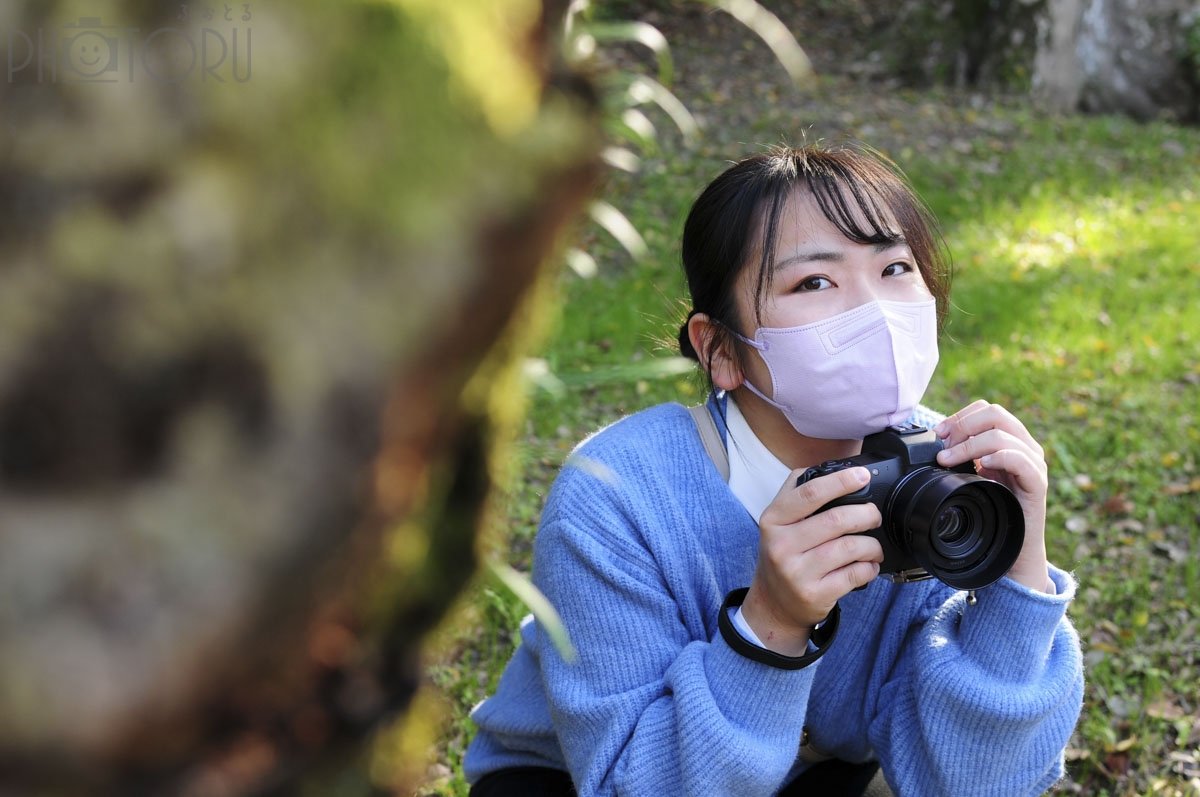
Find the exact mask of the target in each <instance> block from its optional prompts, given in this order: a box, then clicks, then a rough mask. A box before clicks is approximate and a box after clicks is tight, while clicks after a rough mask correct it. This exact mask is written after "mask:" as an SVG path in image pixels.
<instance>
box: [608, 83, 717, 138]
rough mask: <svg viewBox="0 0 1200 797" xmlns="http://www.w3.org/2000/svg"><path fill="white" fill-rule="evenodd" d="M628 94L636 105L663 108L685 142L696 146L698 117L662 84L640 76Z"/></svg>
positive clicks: (630, 87)
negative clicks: (654, 105)
mask: <svg viewBox="0 0 1200 797" xmlns="http://www.w3.org/2000/svg"><path fill="white" fill-rule="evenodd" d="M626 93H627V95H628V97H629V99H630V100H632V101H633V102H634V103H637V104H641V103H646V102H653V103H655V104H657V105H658V107H660V108H662V109H663V111H665V112H666V114H667V116H669V117H671V121H672V122H674V123H675V126H676V127H678V128H679V132H680V133H683V138H684V141H685V142H686V143H687V144H688V145H691V144H694V143H695V142H696V140H697V139H698V138H699V137H700V125H699V124H697V123H696V117H694V116H692V112H691V111H689V110H688V109H687V106H686V105H684V104H683V103H682V102H681V101H680V99H679V98H678V97H676V96H675V95H674V94H672V93H671V91H670V90H669V89H667V87H666V86H664V85H662V84H661V83H658V82H656V81H654V80H651V79H650V78H648V77H642V76H638V77H635V78H634V79H633V80H632V81H631V82H630V84H629V88H628V89H627V91H626Z"/></svg>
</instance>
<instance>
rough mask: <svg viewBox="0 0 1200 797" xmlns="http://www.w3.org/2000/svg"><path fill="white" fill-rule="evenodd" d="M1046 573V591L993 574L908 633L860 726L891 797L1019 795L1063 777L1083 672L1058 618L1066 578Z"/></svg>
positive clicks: (1066, 597) (1075, 644)
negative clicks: (869, 718) (1051, 587)
mask: <svg viewBox="0 0 1200 797" xmlns="http://www.w3.org/2000/svg"><path fill="white" fill-rule="evenodd" d="M1050 575H1051V578H1052V580H1053V581H1054V584H1055V586H1056V588H1057V590H1058V594H1057V595H1046V594H1042V593H1039V592H1035V591H1033V590H1030V589H1028V588H1026V587H1024V586H1022V585H1020V584H1018V583H1016V582H1015V581H1012V580H1011V579H1008V578H1004V579H1001V580H1000V581H999V582H997V583H996V584H994V585H992V586H990V587H987V588H986V589H983V590H980V591H979V593H978V600H977V603H976V604H975V605H969V604H968V603H967V601H966V596H965V594H964V593H955V594H953V595H951V596H949V597H948V598H946V600H945V601H944V602H943V603H941V604H940V605H939V606H937V607H936V608H935V610H934V611H933V613H932V615H931V616H930V617H929V618H928V619H927V620H926V621H925V622H924V623H923V624H921V625H920V626H918V627H916V628H914V631H913V634H912V636H911V637H910V639H909V641H908V643H907V645H906V646H905V648H904V650H903V653H902V655H901V657H900V659H899V660H898V661H897V663H896V667H895V670H894V671H893V672H892V673H891V675H890V676H889V678H888V679H887V682H886V684H884V686H883V687H882V689H881V690H880V694H879V696H878V698H877V702H876V707H877V712H878V713H877V714H876V716H875V718H874V720H873V722H872V724H871V728H870V735H871V742H872V745H873V746H874V748H875V750H876V751H877V752H878V755H879V758H880V760H881V761H883V762H884V765H885V771H886V774H887V776H888V780H889V782H890V783H891V785H892V788H893V789H894V790H895V791H896V792H897V794H899V795H929V796H930V797H933V796H934V795H953V797H972V796H973V795H996V797H1022V796H1023V795H1039V794H1042V793H1043V792H1044V791H1045V790H1046V789H1047V788H1049V787H1050V785H1051V784H1053V783H1054V782H1055V781H1056V780H1058V779H1059V778H1060V777H1061V776H1062V773H1063V750H1064V748H1065V747H1066V745H1067V741H1068V739H1069V738H1070V735H1071V731H1072V730H1073V728H1074V726H1075V723H1076V721H1077V720H1078V718H1079V713H1080V709H1081V706H1082V699H1083V674H1082V673H1083V668H1082V659H1081V655H1080V649H1079V639H1078V637H1077V635H1076V633H1075V631H1074V629H1073V628H1072V626H1071V624H1070V623H1069V622H1068V621H1067V619H1066V617H1065V613H1066V607H1067V604H1068V603H1069V602H1070V601H1071V599H1072V598H1073V597H1074V594H1075V582H1074V580H1073V579H1072V578H1071V576H1069V575H1068V574H1067V573H1064V572H1063V571H1061V570H1058V569H1057V568H1054V567H1051V569H1050ZM936 594H937V593H935V595H936Z"/></svg>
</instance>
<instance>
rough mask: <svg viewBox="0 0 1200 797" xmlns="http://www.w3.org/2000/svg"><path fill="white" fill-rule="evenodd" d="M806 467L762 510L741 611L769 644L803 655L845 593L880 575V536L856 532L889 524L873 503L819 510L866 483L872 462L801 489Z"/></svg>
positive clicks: (821, 478)
mask: <svg viewBox="0 0 1200 797" xmlns="http://www.w3.org/2000/svg"><path fill="white" fill-rule="evenodd" d="M803 472H804V471H803V470H796V471H793V472H792V473H791V475H790V476H788V480H787V482H785V483H784V485H783V488H782V489H781V490H780V491H779V494H778V495H776V496H775V499H774V500H773V501H771V503H770V505H769V506H768V507H767V508H766V509H765V510H763V513H762V517H761V518H760V519H759V523H758V527H759V535H760V537H759V551H758V568H757V569H756V570H755V573H754V579H753V581H751V583H750V590H749V592H748V593H747V594H746V599H745V601H743V603H742V617H744V618H745V620H746V622H747V623H749V625H750V627H751V628H752V629H754V633H755V634H757V635H758V638H759V639H760V640H761V641H762V643H763V644H764V645H765V646H766V647H767V648H769V649H770V650H773V651H775V652H776V653H781V654H783V655H785V656H800V655H803V654H804V651H805V649H806V648H807V647H808V636H809V634H810V633H811V632H812V629H813V626H815V625H816V624H817V623H819V622H821V621H822V620H824V619H825V617H826V615H828V614H829V612H830V611H832V610H833V607H834V604H836V603H837V601H838V599H839V598H841V597H842V596H843V595H845V594H847V593H848V592H850V591H851V590H853V589H856V588H857V587H861V586H862V585H863V584H866V583H868V582H869V581H870V580H871V579H873V578H875V576H877V575H878V574H879V563H880V562H882V561H883V548H882V547H880V545H879V541H878V540H876V539H875V538H874V537H869V536H866V535H864V534H860V533H857V532H864V531H870V530H871V529H875V528H878V527H879V525H880V523H881V522H882V520H881V518H880V517H879V510H878V509H876V508H875V505H874V504H853V505H849V506H837V507H833V508H831V509H827V510H825V511H824V512H819V513H817V510H818V509H820V508H821V507H822V506H824V505H825V504H827V503H829V502H830V501H832V500H833V499H835V498H838V497H840V496H843V495H846V494H848V493H852V492H854V491H855V490H857V489H859V488H860V487H862V486H863V485H864V484H866V483H867V481H868V480H869V478H870V476H869V474H868V473H867V470H866V468H849V469H847V470H842V471H838V472H836V473H831V474H829V475H827V476H821V477H819V478H816V479H813V480H811V481H809V482H805V483H804V484H802V485H800V486H799V487H796V486H795V484H796V479H797V478H798V477H799V476H800V474H801V473H803ZM814 513H816V514H814Z"/></svg>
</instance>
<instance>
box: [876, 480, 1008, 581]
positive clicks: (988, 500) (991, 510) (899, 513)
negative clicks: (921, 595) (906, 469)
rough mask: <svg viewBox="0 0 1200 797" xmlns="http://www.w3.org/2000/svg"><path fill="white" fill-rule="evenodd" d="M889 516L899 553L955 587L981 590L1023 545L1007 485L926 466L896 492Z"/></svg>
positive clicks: (1001, 570) (1000, 572)
mask: <svg viewBox="0 0 1200 797" xmlns="http://www.w3.org/2000/svg"><path fill="white" fill-rule="evenodd" d="M885 517H887V518H889V519H890V520H891V524H890V525H891V528H890V529H889V533H890V534H891V536H892V541H893V542H894V543H895V544H897V545H898V546H899V547H900V548H901V550H904V551H907V552H909V553H910V554H911V555H912V557H913V559H915V560H916V561H917V563H918V564H919V565H921V567H923V568H925V570H926V571H928V572H929V574H930V575H932V576H935V577H936V578H938V579H941V580H942V581H944V582H945V583H947V584H949V585H950V586H952V587H954V588H956V589H979V588H981V587H986V586H987V585H988V584H991V583H993V582H994V581H996V580H998V579H999V578H1000V577H1001V576H1003V575H1004V574H1005V573H1007V572H1008V571H1009V569H1010V568H1011V567H1012V566H1013V563H1014V562H1016V560H1017V556H1018V555H1019V554H1020V553H1021V546H1022V544H1023V543H1024V541H1025V517H1024V515H1023V514H1022V512H1021V505H1020V504H1019V503H1018V502H1017V499H1016V496H1014V495H1013V494H1012V492H1011V491H1009V489H1008V488H1007V487H1005V486H1004V485H1002V484H1000V483H998V482H994V481H992V480H990V479H985V478H983V477H982V476H977V475H974V474H968V473H958V472H955V471H949V470H943V469H942V468H937V467H925V468H919V469H917V470H914V471H912V472H911V473H909V474H908V475H907V477H906V478H905V479H903V480H902V481H901V483H900V484H898V485H896V488H895V489H894V490H893V491H892V495H891V498H890V500H889V502H888V507H887V512H886V513H885Z"/></svg>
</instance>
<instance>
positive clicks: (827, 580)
mask: <svg viewBox="0 0 1200 797" xmlns="http://www.w3.org/2000/svg"><path fill="white" fill-rule="evenodd" d="M878 575H879V564H878V563H876V562H853V563H851V564H848V565H846V566H845V567H840V568H838V569H837V570H834V571H832V572H830V573H829V574H827V575H826V576H825V577H824V578H823V579H821V581H820V582H819V585H818V588H821V589H828V590H831V591H834V592H836V593H837V595H836V597H835V600H836V599H837V598H842V597H844V596H846V595H848V594H850V593H851V592H853V591H854V590H856V589H858V588H859V587H862V586H866V585H867V584H870V583H871V581H873V580H874V579H875V577H876V576H878Z"/></svg>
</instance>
